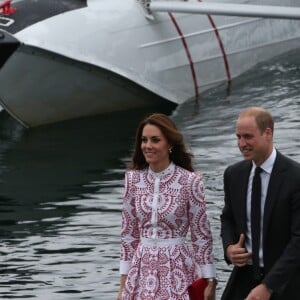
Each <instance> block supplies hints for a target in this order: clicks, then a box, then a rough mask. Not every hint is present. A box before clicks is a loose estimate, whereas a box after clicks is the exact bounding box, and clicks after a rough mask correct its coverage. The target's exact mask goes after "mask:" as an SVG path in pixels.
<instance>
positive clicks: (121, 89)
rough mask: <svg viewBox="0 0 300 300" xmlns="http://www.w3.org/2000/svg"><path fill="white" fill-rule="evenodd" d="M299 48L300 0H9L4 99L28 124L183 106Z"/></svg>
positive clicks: (2, 47)
mask: <svg viewBox="0 0 300 300" xmlns="http://www.w3.org/2000/svg"><path fill="white" fill-rule="evenodd" d="M295 49H300V7H299V0H285V1H282V0H251V1H249V0H203V1H199V0H64V1H62V0H49V1H47V0H15V1H11V0H0V105H1V107H2V108H3V109H4V110H6V111H7V112H8V113H9V114H10V115H11V116H12V117H13V118H15V119H16V120H17V121H18V122H20V123H21V124H22V125H24V126H25V127H35V126H41V125H46V124H50V123H55V122H61V121H66V120H70V119H75V118H82V117H87V116H92V115H96V114H107V113H113V112H117V111H124V112H126V111H128V110H130V109H135V108H142V107H147V106H149V107H150V106H153V105H160V104H163V103H170V104H174V105H175V106H176V105H180V104H182V103H183V102H185V101H188V100H189V99H199V97H200V96H201V93H203V92H204V91H206V90H208V89H211V88H214V87H216V86H218V85H222V84H223V85H224V86H226V85H228V86H229V85H230V84H231V85H232V83H234V79H235V78H236V77H238V76H240V75H241V74H243V73H244V72H246V71H248V70H249V69H251V68H253V67H254V66H255V65H257V64H259V63H262V62H265V61H267V60H269V59H271V58H274V57H275V56H279V55H281V54H284V53H287V52H288V51H292V50H295Z"/></svg>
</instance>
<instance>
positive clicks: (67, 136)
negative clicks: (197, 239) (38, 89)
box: [0, 52, 300, 300]
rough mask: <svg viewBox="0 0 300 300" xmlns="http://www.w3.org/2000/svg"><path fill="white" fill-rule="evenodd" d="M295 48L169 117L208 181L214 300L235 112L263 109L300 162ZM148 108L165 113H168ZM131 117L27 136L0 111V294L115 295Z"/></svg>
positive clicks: (107, 298) (136, 116)
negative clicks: (214, 263)
mask: <svg viewBox="0 0 300 300" xmlns="http://www.w3.org/2000/svg"><path fill="white" fill-rule="evenodd" d="M299 55H300V53H299V52H294V53H291V54H290V55H289V56H288V58H287V57H282V58H281V59H276V60H273V61H271V62H270V63H269V64H264V65H261V66H258V67H257V68H255V70H253V71H252V72H249V73H248V74H246V75H245V76H243V77H241V78H239V79H238V80H235V81H233V83H232V90H231V95H229V96H228V95H226V91H225V87H220V88H218V89H215V90H212V91H209V92H208V93H205V94H204V95H202V98H201V99H200V101H199V102H198V105H197V106H196V104H195V102H193V101H190V102H187V103H185V104H183V105H181V106H179V107H178V108H177V109H176V110H175V111H174V112H173V114H172V117H173V118H174V120H175V121H176V123H177V124H178V127H179V128H180V129H181V130H182V131H183V133H184V137H185V140H186V142H187V143H188V144H189V145H190V146H191V150H192V152H193V153H194V162H195V167H196V169H197V170H200V172H201V173H202V174H203V176H204V179H205V185H206V198H207V202H208V205H207V207H208V213H209V217H210V220H211V225H212V229H213V235H214V241H215V256H216V260H217V268H218V275H219V278H220V284H219V285H218V291H217V292H218V293H217V300H218V299H219V295H220V294H221V292H222V289H223V287H224V284H225V282H226V280H227V277H228V274H229V271H230V267H228V266H227V265H226V264H225V263H224V259H223V252H222V247H221V241H220V238H219V232H220V220H219V215H220V212H221V208H222V206H223V182H222V175H223V171H224V169H225V168H226V166H227V165H228V164H229V163H233V162H235V161H237V160H240V159H241V155H240V153H239V151H238V149H237V147H236V141H235V134H234V131H235V128H234V127H235V120H236V116H237V114H238V112H239V111H240V110H241V109H242V108H244V107H246V106H249V105H263V106H265V107H266V108H267V109H270V110H271V111H272V113H273V114H274V116H275V121H276V126H275V142H276V146H277V147H278V149H279V150H281V151H282V152H283V153H285V154H287V155H289V156H291V157H293V158H295V159H296V160H298V161H300V153H299V150H298V149H299V147H300V138H299V136H300V135H299V130H300V121H299V115H300V97H299V88H300V66H299V58H300V56H299ZM155 110H156V111H160V112H166V113H171V112H172V109H171V108H170V107H169V108H164V109H162V108H161V107H160V108H157V109H155ZM148 113H149V111H132V112H130V113H129V112H127V113H122V114H113V115H109V116H99V117H95V118H89V119H84V120H77V121H68V122H65V123H61V124H57V125H52V126H44V127H40V128H35V129H30V130H26V129H24V128H22V127H21V126H20V125H18V124H17V123H16V122H15V121H13V120H12V119H11V118H10V117H9V116H8V115H7V114H6V113H4V112H1V113H0V237H1V244H0V253H1V262H0V276H1V285H0V298H1V299H7V298H10V299H19V298H26V299H43V300H48V299H49V300H53V299H55V300H65V299H72V300H75V299H101V300H102V299H103V300H113V299H116V295H117V291H118V284H119V273H118V266H119V235H120V221H121V220H120V215H121V201H122V200H121V198H122V191H123V174H124V170H125V167H126V163H127V162H128V160H129V157H130V154H131V153H130V151H131V149H132V143H133V139H134V132H135V129H136V126H137V124H138V122H139V121H140V120H141V119H142V118H143V117H144V115H145V114H148Z"/></svg>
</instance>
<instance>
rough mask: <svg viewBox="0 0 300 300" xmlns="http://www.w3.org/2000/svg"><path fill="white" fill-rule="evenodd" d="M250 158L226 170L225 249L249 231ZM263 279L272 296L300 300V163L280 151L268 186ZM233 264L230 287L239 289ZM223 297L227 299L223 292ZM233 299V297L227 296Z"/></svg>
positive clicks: (223, 234)
mask: <svg viewBox="0 0 300 300" xmlns="http://www.w3.org/2000/svg"><path fill="white" fill-rule="evenodd" d="M251 167H252V162H251V161H246V160H244V161H241V162H238V163H236V164H234V165H232V166H229V167H228V168H227V169H226V170H225V172H224V192H225V205H224V208H223V211H222V214H221V236H222V241H223V248H224V253H225V259H226V261H227V262H228V263H230V261H228V258H227V257H226V248H227V247H228V246H229V245H231V244H236V243H237V242H238V240H239V237H240V234H241V233H244V234H245V232H246V198H247V186H248V178H249V175H250V171H251ZM263 253H264V272H265V274H266V276H265V278H264V279H263V282H264V283H265V284H266V285H267V286H268V287H269V288H271V289H272V290H273V291H274V295H273V297H272V299H282V300H287V299H300V164H298V163H297V162H295V161H293V160H291V159H289V158H287V157H286V156H284V155H282V154H281V153H280V152H279V151H277V156H276V160H275V162H274V166H273V170H272V173H271V176H270V181H269V186H268V189H267V195H266V202H265V208H264V220H263ZM236 270H237V267H234V269H233V272H232V274H231V278H230V279H229V282H228V288H226V290H228V291H230V289H231V287H234V288H236V287H237V286H236V284H237V282H236V280H237V278H235V277H236V276H235V273H236ZM222 299H227V298H226V295H225V294H224V295H223V297H222ZM228 300H230V299H228Z"/></svg>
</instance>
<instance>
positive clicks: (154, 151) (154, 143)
mask: <svg viewBox="0 0 300 300" xmlns="http://www.w3.org/2000/svg"><path fill="white" fill-rule="evenodd" d="M170 148H171V146H170V144H169V142H168V141H167V139H166V137H165V136H164V135H163V133H162V132H161V130H160V129H159V128H158V127H157V126H155V125H151V124H147V125H145V126H144V128H143V132H142V141H141V149H142V152H143V155H144V157H145V160H146V162H147V163H148V164H149V166H150V168H151V169H152V170H153V171H154V172H160V171H163V170H164V169H166V168H167V167H168V166H169V164H170V159H169V149H170Z"/></svg>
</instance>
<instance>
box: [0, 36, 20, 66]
mask: <svg viewBox="0 0 300 300" xmlns="http://www.w3.org/2000/svg"><path fill="white" fill-rule="evenodd" d="M19 45H20V42H19V41H18V40H17V39H16V38H14V37H13V36H11V35H10V34H9V33H7V32H5V31H2V30H0V68H1V67H2V66H3V65H4V64H5V62H6V61H7V59H8V58H9V57H10V56H11V55H12V53H13V52H14V51H15V50H16V49H17V48H18V47H19Z"/></svg>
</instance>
